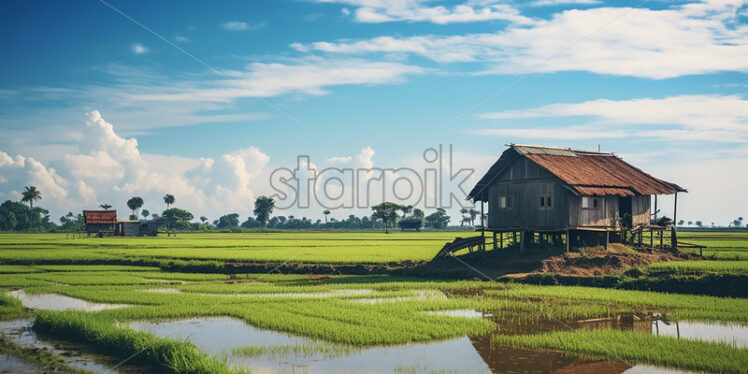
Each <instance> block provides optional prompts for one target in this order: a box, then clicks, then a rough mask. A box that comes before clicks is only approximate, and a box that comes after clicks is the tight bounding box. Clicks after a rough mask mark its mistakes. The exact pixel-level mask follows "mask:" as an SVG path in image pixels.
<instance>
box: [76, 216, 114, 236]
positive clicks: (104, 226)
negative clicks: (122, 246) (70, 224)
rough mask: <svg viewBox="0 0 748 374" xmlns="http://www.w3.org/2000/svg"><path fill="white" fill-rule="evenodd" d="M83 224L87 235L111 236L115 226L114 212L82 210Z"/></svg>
mask: <svg viewBox="0 0 748 374" xmlns="http://www.w3.org/2000/svg"><path fill="white" fill-rule="evenodd" d="M83 222H84V223H85V224H86V233H88V234H101V235H104V234H109V235H113V234H114V231H115V230H116V226H117V211H116V210H84V211H83Z"/></svg>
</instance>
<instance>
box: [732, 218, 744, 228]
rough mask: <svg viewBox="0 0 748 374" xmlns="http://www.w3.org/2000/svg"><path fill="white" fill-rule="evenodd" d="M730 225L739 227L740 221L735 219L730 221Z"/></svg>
mask: <svg viewBox="0 0 748 374" xmlns="http://www.w3.org/2000/svg"><path fill="white" fill-rule="evenodd" d="M732 225H733V226H735V227H740V226H742V222H741V221H740V220H739V219H736V220H733V221H732Z"/></svg>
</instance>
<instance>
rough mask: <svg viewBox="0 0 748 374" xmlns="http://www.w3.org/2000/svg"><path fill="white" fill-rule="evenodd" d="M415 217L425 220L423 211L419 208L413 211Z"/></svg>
mask: <svg viewBox="0 0 748 374" xmlns="http://www.w3.org/2000/svg"><path fill="white" fill-rule="evenodd" d="M413 217H415V218H421V219H423V217H424V214H423V211H422V210H420V209H418V208H415V209H413Z"/></svg>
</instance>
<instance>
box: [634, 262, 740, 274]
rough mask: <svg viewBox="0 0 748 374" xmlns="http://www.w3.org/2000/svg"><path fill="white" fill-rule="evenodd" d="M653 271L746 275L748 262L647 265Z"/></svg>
mask: <svg viewBox="0 0 748 374" xmlns="http://www.w3.org/2000/svg"><path fill="white" fill-rule="evenodd" d="M649 269H651V270H654V271H667V272H673V273H680V274H691V273H703V272H709V273H717V274H748V261H678V262H660V263H656V264H652V265H649Z"/></svg>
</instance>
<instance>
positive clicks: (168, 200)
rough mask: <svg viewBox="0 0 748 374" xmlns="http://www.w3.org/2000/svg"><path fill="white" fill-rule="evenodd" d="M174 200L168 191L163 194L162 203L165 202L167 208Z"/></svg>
mask: <svg viewBox="0 0 748 374" xmlns="http://www.w3.org/2000/svg"><path fill="white" fill-rule="evenodd" d="M175 201H176V199H175V198H174V195H172V194H168V193H167V194H166V195H164V203H165V204H166V209H169V207H170V206H172V205H173V204H174V202H175Z"/></svg>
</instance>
